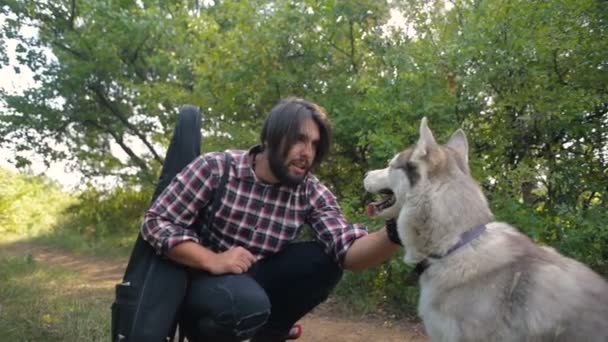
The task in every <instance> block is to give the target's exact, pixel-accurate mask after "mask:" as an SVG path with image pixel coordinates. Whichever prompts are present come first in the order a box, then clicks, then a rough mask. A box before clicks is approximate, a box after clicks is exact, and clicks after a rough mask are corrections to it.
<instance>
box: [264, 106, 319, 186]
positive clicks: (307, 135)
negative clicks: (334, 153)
mask: <svg viewBox="0 0 608 342" xmlns="http://www.w3.org/2000/svg"><path fill="white" fill-rule="evenodd" d="M319 136H320V135H319V127H318V126H317V124H316V122H315V121H314V120H313V119H312V118H307V119H305V120H304V121H303V122H302V125H301V126H300V133H299V134H298V139H297V140H296V143H295V144H294V145H293V146H291V148H290V149H289V151H287V155H286V156H285V157H283V155H282V153H281V152H279V151H282V150H283V148H282V146H281V147H279V148H278V151H277V150H275V149H271V150H269V155H268V161H269V164H270V170H271V171H272V173H273V174H274V176H275V177H277V179H278V180H279V182H281V183H283V184H285V185H288V186H295V185H298V184H299V183H300V182H302V180H303V179H304V177H305V176H306V174H308V172H309V171H310V168H311V167H312V163H313V161H314V160H315V156H316V153H317V145H318V144H319Z"/></svg>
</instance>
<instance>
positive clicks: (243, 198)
mask: <svg viewBox="0 0 608 342" xmlns="http://www.w3.org/2000/svg"><path fill="white" fill-rule="evenodd" d="M256 151H257V147H254V148H253V149H252V150H250V152H249V153H248V152H247V151H227V152H228V153H230V154H231V155H232V157H233V160H232V163H231V165H230V170H229V172H230V174H229V177H228V181H227V183H226V189H225V192H224V196H223V198H222V200H221V204H220V205H219V208H218V210H217V212H216V213H215V218H214V221H213V226H212V227H207V228H205V229H203V230H202V231H201V235H199V234H198V233H197V232H196V231H195V230H197V229H195V230H193V229H186V228H187V227H189V226H190V225H192V224H196V223H197V222H198V221H197V220H199V217H202V216H201V213H202V210H207V211H209V210H210V207H211V203H212V202H213V192H214V191H213V190H214V189H215V188H216V187H217V186H218V184H219V182H220V179H221V176H222V174H223V173H224V172H225V170H224V161H225V154H224V153H222V152H212V153H207V154H205V155H202V156H200V157H198V158H197V159H195V160H194V161H193V162H192V163H190V165H188V166H187V167H186V168H184V170H182V171H181V172H180V173H179V174H178V175H177V177H176V178H175V179H174V180H173V181H172V182H171V184H170V185H169V186H168V187H167V188H166V189H165V190H164V191H163V192H162V193H161V195H160V196H159V197H158V198H157V199H156V201H155V202H154V204H153V205H152V207H151V208H150V209H149V210H148V211H147V212H146V215H145V218H144V222H143V224H142V228H141V232H142V236H143V238H144V239H145V240H146V241H148V243H150V244H151V245H152V246H153V247H154V249H155V250H156V251H157V252H158V253H159V254H160V253H165V252H166V251H167V250H169V249H171V248H172V247H174V246H176V245H177V244H179V243H181V242H184V241H196V242H198V243H201V244H202V245H203V246H205V247H207V248H210V249H211V250H213V251H215V252H222V251H225V250H227V249H229V248H231V247H235V246H242V247H244V248H246V249H247V250H249V251H250V252H251V253H252V254H253V255H255V256H256V257H257V258H258V259H261V258H264V257H266V256H269V255H272V254H273V253H276V252H278V251H280V250H281V249H282V248H283V247H285V245H286V244H288V243H290V242H291V241H293V240H294V239H295V238H296V237H297V235H298V233H299V232H300V230H301V229H302V227H303V225H304V224H307V225H309V226H310V227H312V229H313V230H314V232H315V235H316V238H317V240H318V241H319V242H321V243H322V244H323V246H324V247H325V252H326V253H328V254H329V255H331V256H333V258H334V259H335V260H336V261H338V262H339V263H340V264H342V261H343V259H344V255H345V253H346V251H347V250H348V248H349V247H350V245H351V244H352V243H353V241H355V240H356V239H358V238H359V237H362V236H364V235H367V234H368V232H367V228H366V227H365V226H362V225H358V224H350V223H348V222H347V221H346V219H345V218H344V215H343V214H342V211H341V209H340V207H339V205H338V203H337V201H336V198H335V196H334V195H333V194H332V193H331V191H329V189H327V187H325V186H324V185H323V184H321V183H320V182H319V180H318V179H317V178H316V177H315V176H313V175H311V174H309V175H307V176H306V177H305V178H304V180H303V181H302V183H301V184H299V185H297V186H296V187H295V188H293V187H291V188H290V187H286V186H283V185H279V184H267V183H264V182H262V181H261V180H259V179H258V178H257V177H256V175H255V173H254V172H253V169H252V167H251V160H252V158H251V156H250V154H252V153H255V152H256ZM207 204H209V205H207Z"/></svg>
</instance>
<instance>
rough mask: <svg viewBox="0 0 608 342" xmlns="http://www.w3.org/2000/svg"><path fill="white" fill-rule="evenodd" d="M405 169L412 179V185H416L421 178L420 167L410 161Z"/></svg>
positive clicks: (409, 178) (408, 176)
mask: <svg viewBox="0 0 608 342" xmlns="http://www.w3.org/2000/svg"><path fill="white" fill-rule="evenodd" d="M403 170H404V171H405V175H406V176H407V178H408V180H409V181H410V185H411V186H414V185H416V183H417V182H418V179H420V174H418V167H416V165H415V164H414V163H412V162H409V161H408V162H407V163H405V167H404V168H403Z"/></svg>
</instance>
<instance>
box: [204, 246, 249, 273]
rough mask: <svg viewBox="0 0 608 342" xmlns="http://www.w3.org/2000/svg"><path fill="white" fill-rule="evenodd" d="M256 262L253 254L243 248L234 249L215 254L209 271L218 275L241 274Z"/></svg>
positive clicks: (208, 265) (208, 266) (209, 264)
mask: <svg viewBox="0 0 608 342" xmlns="http://www.w3.org/2000/svg"><path fill="white" fill-rule="evenodd" d="M254 262H256V259H255V257H254V256H253V254H251V252H249V251H248V250H246V249H245V248H243V247H234V248H231V249H229V250H227V251H225V252H222V253H219V254H215V256H214V257H213V258H212V259H211V260H209V261H208V263H207V270H208V271H209V272H210V273H212V274H216V275H220V274H225V273H234V274H241V273H245V272H247V270H249V268H250V267H251V265H253V263H254Z"/></svg>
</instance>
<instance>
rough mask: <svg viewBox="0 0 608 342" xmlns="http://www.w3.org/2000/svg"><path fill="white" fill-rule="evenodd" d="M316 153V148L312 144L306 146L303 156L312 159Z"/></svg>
mask: <svg viewBox="0 0 608 342" xmlns="http://www.w3.org/2000/svg"><path fill="white" fill-rule="evenodd" d="M314 153H315V148H314V146H313V145H312V144H304V149H303V151H302V154H303V155H304V156H305V157H306V158H309V159H310V158H312V156H313V155H314Z"/></svg>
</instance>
